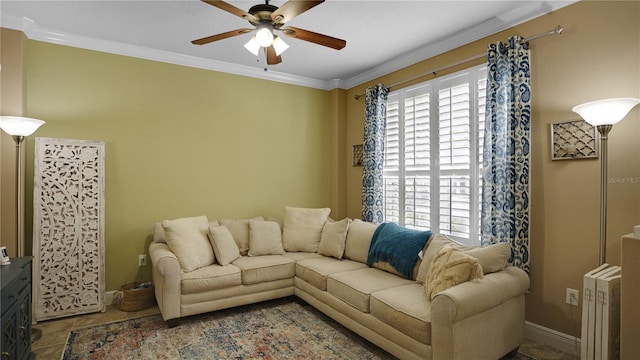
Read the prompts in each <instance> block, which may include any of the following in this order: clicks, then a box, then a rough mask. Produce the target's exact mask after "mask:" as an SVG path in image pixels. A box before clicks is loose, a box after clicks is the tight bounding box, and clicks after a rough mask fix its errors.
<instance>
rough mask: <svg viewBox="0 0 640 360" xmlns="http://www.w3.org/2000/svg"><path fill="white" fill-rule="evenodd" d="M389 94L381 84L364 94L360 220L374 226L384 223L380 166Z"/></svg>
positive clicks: (382, 158)
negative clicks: (374, 224)
mask: <svg viewBox="0 0 640 360" xmlns="http://www.w3.org/2000/svg"><path fill="white" fill-rule="evenodd" d="M388 94H389V89H387V88H386V87H385V86H384V85H382V84H378V85H375V86H371V87H368V88H367V91H366V92H365V105H364V143H363V157H362V165H363V168H362V220H364V221H369V222H372V223H376V224H379V223H382V222H383V221H384V206H383V203H382V201H383V197H382V196H383V194H382V191H383V180H382V166H383V161H384V136H385V131H386V127H387V95H388Z"/></svg>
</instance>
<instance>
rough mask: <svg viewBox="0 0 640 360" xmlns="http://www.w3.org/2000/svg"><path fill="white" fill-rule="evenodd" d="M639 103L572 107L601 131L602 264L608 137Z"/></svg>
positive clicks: (602, 256) (604, 255)
mask: <svg viewBox="0 0 640 360" xmlns="http://www.w3.org/2000/svg"><path fill="white" fill-rule="evenodd" d="M639 103H640V99H636V98H615V99H604V100H597V101H592V102H588V103H585V104H581V105H578V106H575V107H574V108H573V109H572V110H573V111H574V112H576V113H578V115H580V116H581V117H582V118H583V119H584V120H585V121H586V122H588V123H589V124H591V125H593V126H595V127H596V128H597V129H598V132H599V133H600V149H601V150H600V152H601V154H602V158H601V159H600V265H602V264H604V263H605V262H606V260H607V139H608V135H609V131H611V128H612V127H613V125H615V124H616V123H618V122H619V121H620V120H622V119H623V118H624V117H625V116H627V114H628V113H629V111H631V109H633V107H634V106H636V105H638V104H639Z"/></svg>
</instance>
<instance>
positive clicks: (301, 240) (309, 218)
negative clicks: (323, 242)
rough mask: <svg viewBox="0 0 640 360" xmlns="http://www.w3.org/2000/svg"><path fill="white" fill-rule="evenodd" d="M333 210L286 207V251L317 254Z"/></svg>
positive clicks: (284, 242)
mask: <svg viewBox="0 0 640 360" xmlns="http://www.w3.org/2000/svg"><path fill="white" fill-rule="evenodd" d="M330 212H331V209H329V208H320V209H306V208H296V207H290V206H286V207H285V208H284V226H283V230H282V243H283V245H284V249H285V250H286V251H306V252H317V251H318V245H319V244H320V237H321V235H322V228H323V227H324V223H325V222H326V221H327V217H328V216H329V213H330Z"/></svg>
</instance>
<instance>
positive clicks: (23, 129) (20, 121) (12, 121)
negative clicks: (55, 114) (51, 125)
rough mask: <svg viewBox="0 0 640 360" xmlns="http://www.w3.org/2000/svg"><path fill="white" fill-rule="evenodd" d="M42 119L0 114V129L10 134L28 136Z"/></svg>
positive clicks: (40, 123) (41, 123)
mask: <svg viewBox="0 0 640 360" xmlns="http://www.w3.org/2000/svg"><path fill="white" fill-rule="evenodd" d="M43 124H44V121H42V120H38V119H32V118H28V117H22V116H0V129H2V130H3V131H4V132H6V133H7V134H9V135H11V136H29V135H31V134H33V133H34V132H35V131H36V130H38V128H39V127H40V126H42V125H43Z"/></svg>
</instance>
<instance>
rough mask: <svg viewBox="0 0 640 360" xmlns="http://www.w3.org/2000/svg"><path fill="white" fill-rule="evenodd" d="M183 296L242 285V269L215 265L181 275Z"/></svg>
mask: <svg viewBox="0 0 640 360" xmlns="http://www.w3.org/2000/svg"><path fill="white" fill-rule="evenodd" d="M180 283H181V292H182V294H195V293H199V292H206V291H211V290H217V289H224V288H228V287H232V286H238V285H241V284H242V279H241V276H240V269H239V268H237V267H235V266H233V265H228V266H221V265H218V264H213V265H209V266H205V267H201V268H199V269H197V270H194V271H191V272H188V273H184V272H183V273H182V274H181V275H180Z"/></svg>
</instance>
